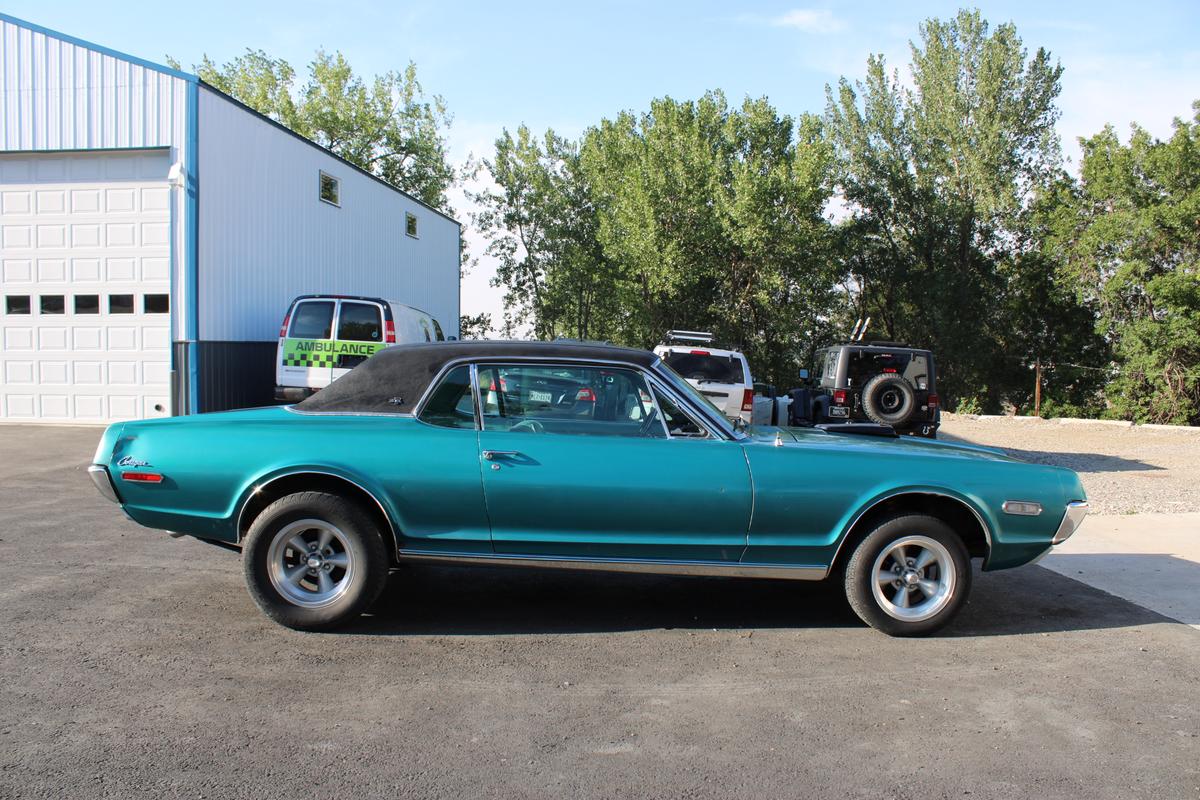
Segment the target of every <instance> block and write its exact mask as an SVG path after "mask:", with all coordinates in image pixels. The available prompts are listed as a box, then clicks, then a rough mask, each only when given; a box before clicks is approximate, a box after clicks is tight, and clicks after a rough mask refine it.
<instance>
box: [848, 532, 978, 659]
mask: <svg viewBox="0 0 1200 800" xmlns="http://www.w3.org/2000/svg"><path fill="white" fill-rule="evenodd" d="M845 585H846V598H847V599H848V600H849V601H850V607H851V608H853V609H854V612H855V613H856V614H858V616H859V617H861V618H862V620H863V621H864V622H866V623H867V624H868V625H870V626H871V627H873V628H877V629H878V630H881V631H883V632H884V633H886V634H889V635H891V636H922V635H925V634H929V633H933V632H934V631H937V630H939V629H940V628H942V627H944V626H945V625H946V624H948V623H949V622H950V621H951V620H952V619H954V617H955V615H956V614H958V612H959V611H960V610H961V609H962V606H963V605H964V604H965V603H966V600H967V596H968V595H969V594H970V591H971V559H970V556H969V555H968V553H967V548H966V546H965V545H964V544H963V542H962V539H961V538H959V536H958V535H957V534H956V533H955V532H954V531H953V530H952V529H951V528H950V526H948V525H947V524H946V523H945V522H943V521H942V520H940V519H937V518H936V517H931V516H927V515H924V514H906V515H904V516H899V517H893V518H891V519H888V520H885V521H883V522H882V523H880V524H879V525H877V526H876V527H875V528H874V529H873V530H872V531H871V532H870V533H868V534H867V536H866V537H865V538H864V539H863V540H862V542H861V543H859V545H858V547H857V548H855V550H854V552H853V553H852V554H851V556H850V559H849V561H848V562H847V563H846V573H845Z"/></svg>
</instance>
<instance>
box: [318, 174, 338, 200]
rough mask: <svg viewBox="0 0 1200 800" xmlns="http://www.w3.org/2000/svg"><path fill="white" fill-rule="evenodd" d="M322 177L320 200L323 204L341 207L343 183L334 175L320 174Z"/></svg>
mask: <svg viewBox="0 0 1200 800" xmlns="http://www.w3.org/2000/svg"><path fill="white" fill-rule="evenodd" d="M317 174H319V175H320V176H321V180H320V186H321V188H320V198H321V202H323V203H329V205H331V206H341V204H342V182H341V181H339V180H338V179H337V178H335V177H333V176H332V175H326V174H325V173H324V172H318V173H317Z"/></svg>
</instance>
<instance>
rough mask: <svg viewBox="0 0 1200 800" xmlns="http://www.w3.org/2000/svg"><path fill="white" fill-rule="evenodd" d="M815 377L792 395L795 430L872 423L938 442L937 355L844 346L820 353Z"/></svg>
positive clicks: (885, 346)
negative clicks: (835, 424)
mask: <svg viewBox="0 0 1200 800" xmlns="http://www.w3.org/2000/svg"><path fill="white" fill-rule="evenodd" d="M816 362H817V370H818V372H817V374H816V375H815V376H813V379H812V380H811V381H810V382H809V386H807V387H804V388H800V389H793V390H792V391H791V392H790V394H791V397H792V403H791V406H790V408H789V417H790V420H789V421H790V422H791V424H792V425H819V424H822V423H830V422H874V423H877V424H879V425H889V426H891V427H892V428H894V429H895V430H896V432H897V433H909V434H913V435H916V436H925V437H928V438H930V439H934V438H937V429H938V426H939V425H940V424H941V414H940V410H939V408H938V396H937V383H936V369H935V367H934V362H933V353H931V352H930V351H929V350H922V349H920V348H916V347H911V346H910V345H906V344H900V343H898V342H845V343H842V344H837V345H834V346H832V347H827V348H825V349H823V350H818V351H817V358H816Z"/></svg>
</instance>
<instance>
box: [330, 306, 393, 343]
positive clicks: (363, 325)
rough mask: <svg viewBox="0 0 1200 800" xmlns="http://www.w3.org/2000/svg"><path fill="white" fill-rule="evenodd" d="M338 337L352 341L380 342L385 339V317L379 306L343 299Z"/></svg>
mask: <svg viewBox="0 0 1200 800" xmlns="http://www.w3.org/2000/svg"><path fill="white" fill-rule="evenodd" d="M337 338H339V339H342V340H346V341H351V342H379V341H382V340H383V317H382V315H381V314H380V310H379V306H377V305H375V304H374V303H350V302H347V301H345V300H343V301H342V311H341V313H340V314H339V316H338V335H337Z"/></svg>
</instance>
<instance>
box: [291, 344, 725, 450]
mask: <svg viewBox="0 0 1200 800" xmlns="http://www.w3.org/2000/svg"><path fill="white" fill-rule="evenodd" d="M661 361H662V360H661V359H659V358H657V357H656V358H655V359H654V362H653V363H652V364H651V365H650V367H649V368H647V367H643V366H641V365H640V364H633V363H631V362H629V361H614V360H612V359H603V358H578V357H571V356H526V355H519V356H478V355H475V356H461V357H459V358H454V359H451V360H449V361H447V362H446V363H445V364H443V365H442V367H441V369H439V370H438V372H437V374H436V375H434V376H433V379H432V380H431V381H430V382H429V385H428V386H426V387H425V391H424V392H423V393H422V394H421V397H420V399H418V400H417V403H416V405H415V406H413V410H412V411H411V412H408V413H406V414H404V415H403V416H410V417H420V416H421V412H422V411H424V410H425V405H426V404H427V403H428V402H429V399H430V397H431V396H432V395H433V390H434V389H435V388H437V386H438V384H440V383H441V381H442V380H443V379H444V378H445V377H446V374H447V373H448V372H449V371H450V370H452V369H454V368H455V367H458V366H461V365H463V364H469V365H471V366H472V367H473V368H474V371H475V401H476V403H477V404H479V406H478V408H479V418H478V419H477V420H476V425H475V428H476V430H479V431H482V430H483V406H482V402H483V401H482V397H481V393H480V387H479V381H478V370H479V367H480V366H483V365H488V364H522V363H531V364H539V365H546V364H562V365H564V366H578V365H596V366H606V367H621V368H622V369H630V370H634V371H636V372H638V373H640V374H642V375H643V376H644V377H645V378H646V379H648V380H657V381H658V382H659V383H660V384H663V386H664V388H665V389H666V390H667V394H669V395H670V396H671V398H672V399H674V400H675V401H676V402H677V403H679V406H680V408H682V409H683V410H684V411H687V412H690V413H691V415H692V416H693V417H697V416H698V417H699V418H700V419H702V420H706V421H707V422H708V424H702V427H703V428H704V429H705V430H707V431H708V432H709V435H710V436H713V437H714V438H716V439H726V440H729V441H742V440H744V439H746V438H748V437H746V436H745V435H741V436H735V435H731V434H729V433H727V432H726V431H725V430H724V429H723V428H721V427H719V426H717V425H714V424H712V420H711V418H710V416H709V415H708V414H705V413H703V409H698V408H697V407H696V404H695V403H693V402H692V401H691V399H690V398H688V397H685V396H683V395H681V394H680V393H679V392H678V391H677V390H676V389H675V388H674V387H673V386H671V383H670V381H667V380H664V378H665V376H662V375H660V374H659V373H658V372H656V371H655V370H654V367H655V366H656V365H658V364H659V363H661ZM297 413H310V414H320V413H328V414H336V413H339V412H315V411H313V412H297ZM383 416H392V415H386V414H385V415H383ZM397 416H399V415H397ZM730 430H732V428H731V429H730Z"/></svg>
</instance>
